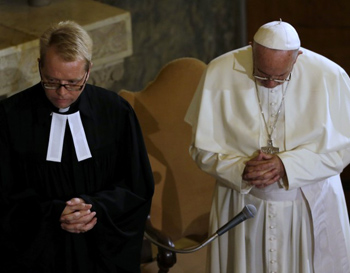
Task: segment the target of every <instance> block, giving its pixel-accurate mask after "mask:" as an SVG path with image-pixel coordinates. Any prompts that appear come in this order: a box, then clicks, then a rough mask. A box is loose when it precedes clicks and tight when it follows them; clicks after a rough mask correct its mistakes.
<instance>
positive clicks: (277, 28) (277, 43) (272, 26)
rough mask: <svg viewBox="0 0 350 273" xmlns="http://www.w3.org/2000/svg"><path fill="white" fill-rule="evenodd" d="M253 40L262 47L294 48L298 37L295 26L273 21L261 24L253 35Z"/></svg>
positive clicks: (298, 42)
mask: <svg viewBox="0 0 350 273" xmlns="http://www.w3.org/2000/svg"><path fill="white" fill-rule="evenodd" d="M254 41H255V42H256V43H258V44H260V45H262V46H264V47H267V48H271V49H277V50H296V49H299V48H300V39H299V35H298V33H297V31H296V30H295V28H294V27H293V26H292V25H290V24H288V23H286V22H282V20H281V21H273V22H270V23H267V24H265V25H263V26H261V27H260V28H259V29H258V31H257V32H256V33H255V35H254Z"/></svg>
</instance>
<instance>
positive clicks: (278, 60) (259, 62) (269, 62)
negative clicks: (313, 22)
mask: <svg viewBox="0 0 350 273" xmlns="http://www.w3.org/2000/svg"><path fill="white" fill-rule="evenodd" d="M253 62H254V69H255V70H258V71H260V72H262V73H264V74H267V75H283V74H285V73H288V72H289V71H290V70H291V68H292V67H293V63H294V51H291V50H274V49H269V48H266V47H263V46H261V45H259V44H255V45H254V46H253Z"/></svg>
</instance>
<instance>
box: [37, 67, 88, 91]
mask: <svg viewBox="0 0 350 273" xmlns="http://www.w3.org/2000/svg"><path fill="white" fill-rule="evenodd" d="M39 72H40V77H41V79H42V75H41V69H40V66H39ZM87 75H88V71H86V72H85V75H84V77H83V78H82V79H80V80H78V81H77V82H81V81H82V80H84V82H83V84H70V83H67V84H61V83H59V82H44V81H43V80H41V84H42V85H43V87H44V88H45V89H47V90H58V89H59V88H61V87H62V86H63V87H64V88H66V89H67V90H68V91H81V89H83V87H84V85H85V83H86V81H87Z"/></svg>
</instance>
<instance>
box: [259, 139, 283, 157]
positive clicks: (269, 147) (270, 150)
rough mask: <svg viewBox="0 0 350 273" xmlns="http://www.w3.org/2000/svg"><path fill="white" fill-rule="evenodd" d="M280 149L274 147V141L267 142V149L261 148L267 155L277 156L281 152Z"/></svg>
mask: <svg viewBox="0 0 350 273" xmlns="http://www.w3.org/2000/svg"><path fill="white" fill-rule="evenodd" d="M279 150H280V149H279V148H278V147H273V143H272V139H269V140H268V141H267V146H265V147H261V151H262V152H263V153H265V154H270V155H273V154H277V153H278V152H279Z"/></svg>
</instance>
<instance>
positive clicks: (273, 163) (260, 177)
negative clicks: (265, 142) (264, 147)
mask: <svg viewBox="0 0 350 273" xmlns="http://www.w3.org/2000/svg"><path fill="white" fill-rule="evenodd" d="M245 164H246V166H245V168H244V171H243V174H242V178H243V180H245V181H247V182H248V183H250V184H251V185H253V186H256V187H257V188H264V187H267V186H269V185H271V184H273V183H275V182H277V181H278V180H279V179H281V178H283V177H284V176H285V169H284V166H283V163H282V161H281V159H280V158H279V157H278V156H277V155H271V154H265V153H263V152H262V151H259V154H258V155H257V156H256V157H254V158H252V159H251V160H249V161H247V162H246V163H245Z"/></svg>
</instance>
